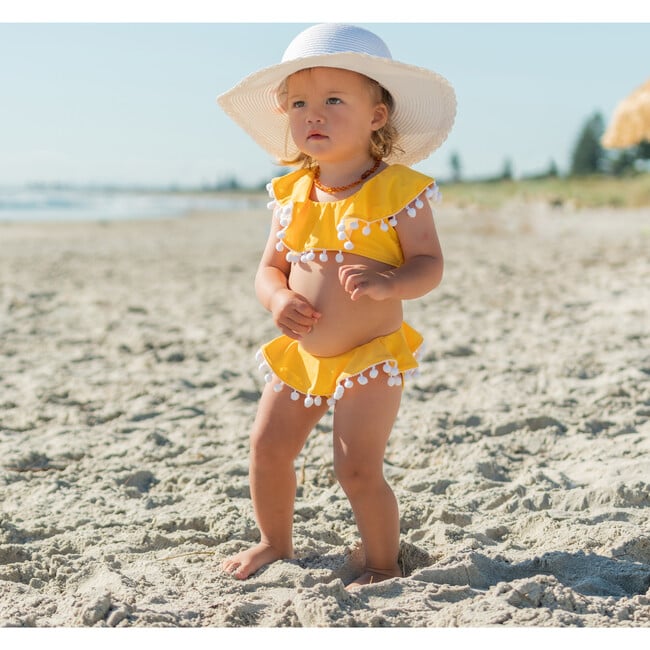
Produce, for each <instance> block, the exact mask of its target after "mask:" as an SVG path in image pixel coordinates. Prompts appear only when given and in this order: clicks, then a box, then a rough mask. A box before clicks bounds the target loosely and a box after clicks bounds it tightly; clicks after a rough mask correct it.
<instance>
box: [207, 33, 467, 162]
mask: <svg viewBox="0 0 650 650" xmlns="http://www.w3.org/2000/svg"><path fill="white" fill-rule="evenodd" d="M313 67H332V68H343V69H345V70H352V71H354V72H359V73H361V74H364V75H366V76H367V77H370V78H371V79H374V80H375V81H377V82H379V83H380V84H381V85H382V86H383V87H384V88H386V90H388V91H389V92H390V94H391V95H392V96H393V99H394V103H395V111H394V114H393V123H394V125H395V128H396V130H397V133H398V140H397V145H398V147H399V148H400V149H402V150H403V151H394V153H392V154H391V155H390V156H389V157H388V158H387V159H386V162H389V163H402V164H404V165H412V164H413V163H416V162H418V161H420V160H423V159H424V158H426V157H427V156H428V155H429V154H430V153H431V152H432V151H434V150H435V149H437V148H438V147H439V146H440V145H441V144H442V143H443V142H444V141H445V139H446V138H447V135H448V134H449V132H450V131H451V127H452V125H453V123H454V118H455V116H456V95H455V93H454V89H453V88H452V86H451V84H450V83H449V82H448V81H447V80H446V79H445V78H444V77H442V76H441V75H439V74H437V73H435V72H432V71H431V70H427V69H425V68H420V67H417V66H413V65H409V64H406V63H400V62H399V61H395V60H393V58H392V56H391V53H390V51H389V49H388V47H387V46H386V44H385V43H384V42H383V41H382V40H381V39H380V38H379V37H378V36H376V35H375V34H373V33H372V32H369V31H368V30H366V29H362V28H360V27H355V26H353V25H341V24H322V25H314V26H313V27H310V28H308V29H306V30H305V31H303V32H301V33H300V34H298V36H296V38H294V40H293V41H292V42H291V43H290V44H289V47H288V48H287V49H286V51H285V53H284V56H283V57H282V62H281V63H278V64H275V65H272V66H270V67H268V68H264V69H262V70H260V71H258V72H255V73H253V74H251V75H249V76H247V77H245V78H244V79H243V80H242V81H240V82H239V83H238V84H237V85H236V86H235V87H234V88H232V89H231V90H229V91H227V92H225V93H223V94H222V95H220V96H219V97H218V99H217V101H218V102H219V104H220V106H221V107H222V108H223V110H224V111H225V112H226V113H227V114H228V115H229V116H230V117H231V118H232V119H233V120H234V121H235V122H236V123H237V124H239V126H241V127H242V128H243V129H244V130H245V131H246V132H247V133H248V134H249V135H250V136H251V137H252V138H253V139H254V140H255V142H257V143H258V144H259V145H260V146H261V147H262V148H263V149H264V150H265V151H267V152H268V153H270V154H271V155H272V156H273V157H274V158H276V159H277V160H292V159H294V158H295V157H296V156H297V155H298V153H299V151H298V148H297V147H296V145H295V143H294V142H293V139H292V138H291V133H290V131H289V119H288V117H287V115H286V113H285V112H284V110H283V109H282V107H281V105H280V102H279V99H278V89H279V87H280V85H281V84H282V82H283V81H284V80H285V79H286V78H287V77H288V76H289V75H291V74H293V73H294V72H297V71H298V70H304V69H305V68H313Z"/></svg>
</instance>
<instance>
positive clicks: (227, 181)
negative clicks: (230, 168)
mask: <svg viewBox="0 0 650 650" xmlns="http://www.w3.org/2000/svg"><path fill="white" fill-rule="evenodd" d="M215 189H216V190H217V191H219V192H236V191H237V190H240V189H242V186H241V183H240V182H239V181H238V180H237V178H236V177H235V176H229V177H228V178H224V179H222V180H219V181H217V183H216V185H215Z"/></svg>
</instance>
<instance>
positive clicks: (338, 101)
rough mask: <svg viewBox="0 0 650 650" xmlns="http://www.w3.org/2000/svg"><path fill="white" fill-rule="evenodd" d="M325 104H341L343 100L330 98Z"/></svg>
mask: <svg viewBox="0 0 650 650" xmlns="http://www.w3.org/2000/svg"><path fill="white" fill-rule="evenodd" d="M325 103H326V104H340V103H341V100H340V99H339V98H338V97H328V98H327V100H326V102H325Z"/></svg>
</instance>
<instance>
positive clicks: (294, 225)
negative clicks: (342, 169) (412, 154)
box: [267, 165, 440, 266]
mask: <svg viewBox="0 0 650 650" xmlns="http://www.w3.org/2000/svg"><path fill="white" fill-rule="evenodd" d="M313 179H314V177H313V172H312V171H311V170H308V169H300V170H297V171H294V172H290V173H289V174H287V175H286V176H280V177H279V178H274V179H273V180H272V181H271V182H270V183H269V184H268V185H267V189H268V191H269V195H270V197H271V199H272V200H271V202H270V203H269V208H271V209H273V214H274V216H275V217H276V218H277V219H278V220H279V222H280V225H281V226H282V228H281V230H279V231H278V233H277V237H278V242H277V244H276V249H277V250H278V251H283V250H287V256H286V259H287V260H288V261H289V262H301V261H302V262H310V261H312V260H315V259H316V255H318V258H319V260H320V261H321V262H326V261H327V260H328V259H329V257H328V251H329V252H334V251H336V255H335V259H336V261H337V262H339V263H341V262H343V252H344V251H348V252H354V254H355V255H361V256H363V257H368V258H370V259H373V260H377V261H379V262H385V263H386V264H390V265H392V266H401V265H402V264H403V263H404V255H403V253H402V248H401V246H400V242H399V237H398V236H397V232H396V230H395V226H396V225H397V215H398V214H399V213H400V212H401V211H402V210H404V208H406V213H407V214H408V216H409V217H415V216H416V214H417V210H418V209H419V208H422V207H423V206H424V203H423V202H422V195H423V194H424V195H425V196H426V198H427V199H435V200H438V199H439V198H440V193H439V192H438V188H437V186H436V184H435V181H434V180H433V179H432V178H430V177H429V176H425V175H424V174H421V173H420V172H417V171H415V170H413V169H411V168H410V167H405V166H404V165H390V166H388V167H386V168H385V169H383V170H382V171H380V172H379V173H378V174H376V175H375V176H373V177H372V178H371V179H370V180H368V181H366V182H365V183H364V184H363V185H362V186H361V189H359V190H358V191H357V192H355V193H354V194H352V195H351V196H349V197H348V198H346V199H341V200H340V201H331V202H319V201H312V200H311V199H310V198H309V194H310V192H311V187H312V183H313Z"/></svg>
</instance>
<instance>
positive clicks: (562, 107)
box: [0, 0, 650, 187]
mask: <svg viewBox="0 0 650 650" xmlns="http://www.w3.org/2000/svg"><path fill="white" fill-rule="evenodd" d="M90 4H92V3H85V4H83V3H81V4H78V3H73V2H66V1H65V0H62V1H60V2H57V3H45V2H44V3H42V4H41V3H38V2H36V3H33V2H29V1H27V0H24V3H20V8H18V9H15V10H13V12H9V13H8V12H7V11H6V10H4V9H3V10H1V11H0V186H7V185H19V184H24V183H38V182H41V183H73V184H113V185H128V186H133V185H147V186H151V185H154V186H163V187H166V186H170V185H174V186H180V187H192V186H209V185H214V184H215V183H219V182H223V181H224V180H227V179H229V178H233V177H234V178H236V179H237V180H239V181H240V182H241V183H243V184H254V185H258V184H260V183H264V182H265V181H266V180H267V179H268V178H270V177H272V176H275V175H277V174H278V173H281V170H280V168H278V167H277V165H275V164H274V162H273V161H272V160H271V159H270V158H269V156H268V155H267V154H266V153H265V152H264V151H262V150H261V149H260V148H259V147H258V146H257V145H256V144H255V143H254V142H253V141H252V140H251V139H250V138H249V136H248V135H247V134H246V133H245V132H244V131H242V130H241V129H240V128H239V127H238V126H237V125H235V124H234V123H233V122H231V121H230V120H229V118H227V117H226V115H225V114H223V112H222V111H221V109H220V108H219V107H218V105H217V104H216V97H217V95H218V94H220V93H222V92H224V91H225V90H227V89H229V88H230V87H232V86H233V85H234V84H236V83H237V82H238V81H239V80H240V79H242V78H243V77H245V76H246V75H248V74H250V73H252V72H254V71H256V70H258V69H260V68H262V67H265V66H268V65H271V64H273V63H276V62H279V61H280V59H281V57H282V54H283V52H284V50H285V48H286V47H287V45H288V44H289V42H290V41H291V39H292V38H293V37H294V36H295V35H297V34H298V33H299V32H300V31H302V29H304V28H305V27H307V26H309V25H311V24H313V23H314V22H322V21H337V22H351V23H354V24H356V25H359V26H361V27H365V28H367V29H370V30H371V31H374V32H375V33H376V34H378V35H379V36H380V37H381V38H382V39H383V40H384V41H385V42H386V44H387V45H388V47H389V49H390V50H391V52H392V56H393V58H395V59H398V60H400V61H403V62H406V63H412V64H414V65H419V66H422V67H426V68H430V69H432V70H435V71H436V72H438V73H440V74H442V75H443V76H444V77H446V78H447V79H448V80H449V81H450V82H451V83H452V85H453V86H454V88H455V91H456V95H457V100H458V113H457V117H456V122H455V125H454V129H453V130H452V133H451V134H450V136H449V138H448V139H447V141H446V142H445V143H444V145H443V146H442V147H441V148H440V149H438V150H437V151H436V152H434V153H433V154H432V155H431V156H430V157H429V158H428V159H426V160H425V161H422V162H421V163H418V165H416V168H417V169H420V170H421V171H423V172H425V173H429V174H431V175H433V176H435V177H437V178H441V179H442V178H444V177H449V176H450V175H451V164H450V160H451V157H452V155H453V154H457V155H458V156H459V158H460V162H461V168H462V174H463V176H464V177H465V178H478V177H485V176H492V175H498V174H499V173H500V172H501V171H502V170H503V168H504V165H505V164H506V161H509V162H510V164H511V166H512V169H513V171H514V173H515V176H521V175H527V174H533V173H538V172H543V171H546V170H547V169H548V168H549V165H550V164H551V161H553V162H554V163H555V164H556V165H557V166H558V168H559V169H560V171H561V172H563V171H566V170H567V168H568V166H569V164H570V158H571V153H572V150H573V148H574V146H575V143H576V139H577V137H578V134H579V132H580V130H581V128H582V126H583V125H584V123H585V122H586V121H587V119H588V118H589V117H591V116H592V115H593V114H594V113H595V112H600V113H601V114H602V116H603V118H604V119H605V121H608V120H609V118H610V117H611V115H612V113H613V111H614V109H615V107H616V105H617V103H618V102H619V101H620V100H622V99H623V98H624V97H625V96H626V95H627V94H629V93H630V92H632V91H633V90H634V89H635V88H636V87H638V86H639V85H641V84H642V83H643V82H644V81H645V80H646V79H648V78H650V22H648V21H650V10H645V11H646V13H648V14H649V15H642V13H641V12H640V10H639V8H638V7H636V8H633V9H629V8H628V6H627V3H626V1H625V0H624V1H623V2H620V3H609V5H608V6H609V9H607V11H612V13H611V14H610V13H607V11H603V12H601V13H600V14H599V13H598V12H594V11H592V13H590V14H584V13H581V12H579V11H576V10H574V11H573V12H569V11H567V10H566V7H565V8H564V9H563V8H562V5H561V3H557V4H556V5H555V6H553V5H554V3H553V2H551V3H547V4H545V7H546V8H547V9H548V12H547V11H546V10H544V11H543V10H542V9H540V10H539V11H538V12H537V13H534V12H533V13H532V15H531V14H530V13H529V14H525V13H521V8H520V7H519V5H520V4H523V3H514V4H512V5H511V4H510V3H508V2H503V3H502V4H499V3H498V2H497V3H489V4H485V5H479V6H478V7H471V6H470V9H469V11H468V12H467V13H462V14H459V13H454V11H448V12H446V13H445V12H441V11H438V10H436V12H435V15H433V12H431V15H428V13H427V12H423V11H422V10H421V9H418V8H417V7H411V6H410V4H409V3H408V2H406V3H405V4H404V5H403V6H402V3H400V6H402V11H401V12H400V15H399V19H398V18H397V17H396V16H393V17H391V16H390V14H382V12H381V11H379V10H377V9H376V8H375V9H374V10H373V11H372V12H370V11H368V10H367V9H366V8H365V6H364V3H360V4H358V5H357V4H355V8H356V9H355V11H350V10H349V8H348V9H347V10H346V9H345V8H343V6H342V5H344V4H345V3H341V5H337V3H336V2H334V3H331V4H328V5H327V7H328V8H329V9H328V11H327V12H320V13H319V12H314V11H313V10H311V13H310V11H309V10H308V8H305V7H304V5H298V4H296V7H299V9H296V10H294V9H293V8H292V6H291V4H290V3H285V4H284V5H282V6H283V7H284V9H283V11H284V13H283V11H278V9H277V7H275V8H274V7H273V6H271V5H269V4H268V3H267V4H266V5H264V6H263V7H261V8H260V7H254V6H251V5H240V6H239V7H238V8H237V7H235V8H234V9H233V8H231V10H230V11H228V10H226V9H224V8H223V7H221V8H219V10H218V11H217V10H216V6H217V5H223V4H226V3H224V2H223V1H221V2H219V3H212V4H211V5H210V7H208V8H207V9H206V7H205V5H201V6H200V7H199V6H198V5H196V4H195V3H194V0H186V1H185V2H183V3H178V2H176V3H171V4H170V3H165V2H162V3H158V4H155V5H152V6H148V5H147V4H146V3H144V4H143V5H140V4H138V3H137V2H131V3H126V2H125V3H121V2H119V1H117V0H116V1H115V2H114V3H112V4H111V9H110V10H108V9H106V10H104V11H97V10H96V9H94V10H92V11H89V10H88V8H87V7H86V5H90ZM348 4H350V3H348ZM565 4H566V3H565ZM612 4H616V9H617V11H618V13H613V10H612V9H611V5H612ZM54 5H56V6H55V7H54ZM172 5H173V6H172ZM179 5H181V6H180V7H179ZM213 5H214V6H213ZM594 5H595V6H597V5H598V3H592V10H593V6H594ZM454 7H455V8H456V9H455V11H460V10H459V7H463V8H466V7H465V5H463V3H462V2H461V3H460V5H459V4H458V3H455V4H454ZM487 7H489V11H488V10H487ZM393 12H394V8H393ZM554 12H555V13H554ZM643 21H645V22H643Z"/></svg>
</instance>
